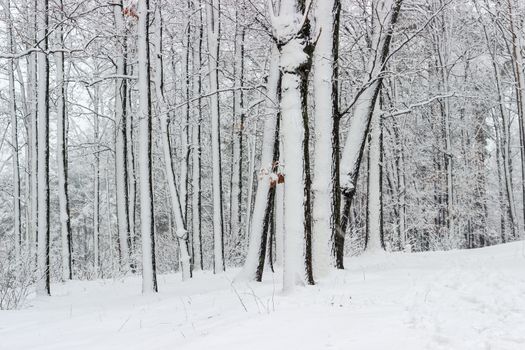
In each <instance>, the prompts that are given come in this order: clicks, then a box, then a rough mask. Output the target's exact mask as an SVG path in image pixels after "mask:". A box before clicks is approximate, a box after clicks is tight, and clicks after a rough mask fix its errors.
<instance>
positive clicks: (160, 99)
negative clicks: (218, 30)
mask: <svg viewBox="0 0 525 350" xmlns="http://www.w3.org/2000/svg"><path fill="white" fill-rule="evenodd" d="M160 8H161V7H160V6H158V7H157V13H156V16H157V18H156V19H157V22H156V31H157V32H156V35H155V39H156V42H155V44H156V45H155V46H156V48H157V52H156V55H155V57H156V60H155V63H156V64H155V89H156V90H155V92H156V97H157V103H158V106H159V112H160V124H161V140H162V150H163V154H164V165H165V167H166V181H167V182H168V188H169V192H170V198H171V210H172V212H173V216H174V218H175V230H176V231H175V232H176V235H177V239H178V241H179V249H180V257H179V260H180V266H181V271H182V280H186V279H188V278H191V261H190V260H191V259H190V253H189V239H188V231H187V230H186V222H185V218H184V212H183V207H182V204H181V199H180V197H179V193H178V191H177V185H176V179H175V171H174V169H173V162H172V161H171V160H172V154H171V143H170V136H169V121H168V110H167V108H166V103H165V101H164V92H163V91H162V86H163V84H162V80H163V77H162V14H161V11H160ZM181 181H182V180H181Z"/></svg>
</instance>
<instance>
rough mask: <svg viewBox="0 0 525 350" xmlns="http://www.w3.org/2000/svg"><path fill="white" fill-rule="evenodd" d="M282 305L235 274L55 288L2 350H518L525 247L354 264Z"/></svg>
mask: <svg viewBox="0 0 525 350" xmlns="http://www.w3.org/2000/svg"><path fill="white" fill-rule="evenodd" d="M346 266H348V268H347V270H345V271H338V272H334V273H332V274H331V275H330V276H329V277H328V278H327V279H325V280H321V281H319V283H318V284H317V285H316V286H312V287H310V286H309V287H304V288H298V289H297V290H296V291H295V292H294V293H293V294H291V295H282V293H281V292H280V290H281V277H280V276H279V275H278V274H275V275H274V276H273V279H272V275H271V274H267V275H266V277H267V278H266V280H265V281H264V283H262V284H257V283H250V284H245V283H234V284H232V282H231V281H232V279H233V278H234V276H235V271H229V272H227V273H225V274H220V275H212V274H210V273H208V272H206V273H204V274H203V273H197V274H196V275H197V276H196V277H195V278H194V279H192V280H189V281H186V282H181V281H180V275H169V276H159V290H160V292H159V293H158V294H154V295H149V296H142V295H141V292H140V291H141V279H140V277H138V276H137V277H133V278H128V279H126V280H124V281H113V280H104V281H94V282H93V281H91V282H78V281H73V282H68V283H66V284H63V285H53V290H54V291H55V293H54V294H55V295H54V296H52V297H38V298H36V299H30V300H29V301H28V304H29V305H27V306H26V307H25V308H24V309H23V310H18V311H0V349H1V350H13V349H17V350H23V349H31V350H33V349H42V350H43V349H53V350H58V349H68V350H70V349H126V350H132V349H148V350H153V349H179V350H180V349H228V350H233V349H250V350H259V349H261V350H262V349H265V350H266V349H299V348H300V349H311V350H319V349H360V350H363V349H406V350H408V349H417V350H420V349H473V350H474V349H475V350H478V349H498V350H501V349H525V243H524V242H517V243H512V244H506V245H500V246H494V247H490V248H482V249H477V250H469V251H465V250H464V251H452V252H434V253H421V254H402V253H399V254H389V255H387V254H383V255H368V256H361V257H357V258H351V259H349V260H347V261H346Z"/></svg>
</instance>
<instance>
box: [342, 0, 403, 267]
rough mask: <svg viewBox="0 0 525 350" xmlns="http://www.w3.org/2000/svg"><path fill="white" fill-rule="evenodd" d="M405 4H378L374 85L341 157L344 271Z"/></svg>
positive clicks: (357, 107) (397, 0)
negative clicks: (368, 146) (370, 137)
mask: <svg viewBox="0 0 525 350" xmlns="http://www.w3.org/2000/svg"><path fill="white" fill-rule="evenodd" d="M401 4H402V0H378V1H377V2H376V3H375V9H374V15H373V21H374V28H373V29H372V31H373V32H372V40H371V42H372V52H371V57H369V63H368V72H369V76H370V81H369V82H368V83H367V84H366V85H365V87H364V88H363V90H362V91H360V94H359V96H358V97H357V99H356V101H355V103H354V106H353V115H352V118H351V119H350V126H349V131H348V135H347V138H346V143H345V146H344V149H343V152H342V155H341V165H340V166H341V167H340V180H341V193H342V198H343V202H344V204H343V208H342V210H343V212H342V217H341V231H342V232H341V236H340V238H341V239H340V240H338V241H337V245H336V264H337V267H338V268H343V253H344V234H345V232H346V228H347V225H348V220H349V215H350V206H351V203H352V199H353V197H354V194H355V190H356V184H357V178H358V176H359V167H360V164H361V159H362V157H363V151H364V146H365V139H366V135H367V134H368V130H369V127H370V120H371V118H372V113H373V111H374V107H375V104H376V99H377V96H378V94H379V90H380V88H381V85H382V80H383V75H382V74H383V73H384V71H385V63H386V59H387V57H388V53H389V49H390V42H391V40H392V33H393V30H394V26H395V24H396V22H397V18H398V16H399V12H400V9H401Z"/></svg>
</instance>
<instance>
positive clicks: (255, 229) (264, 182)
mask: <svg viewBox="0 0 525 350" xmlns="http://www.w3.org/2000/svg"><path fill="white" fill-rule="evenodd" d="M280 75H281V73H280V71H279V52H278V50H277V47H276V46H274V47H273V48H272V51H271V58H270V71H269V76H268V82H267V87H266V96H267V102H266V115H267V117H266V118H265V120H264V131H263V140H262V155H261V165H260V167H259V168H260V169H263V170H262V171H261V173H260V177H259V184H258V186H257V191H256V194H255V203H254V207H253V214H252V217H251V220H250V242H249V245H248V254H247V256H246V261H245V263H244V267H243V269H242V270H241V272H240V274H239V276H238V279H248V280H259V281H260V280H261V278H262V273H263V271H262V269H263V268H264V265H262V266H261V263H260V261H261V259H262V261H263V262H264V256H265V254H266V249H265V247H266V246H265V244H266V240H265V239H264V238H265V234H266V232H265V230H264V226H265V220H267V219H268V218H267V217H266V212H267V207H268V203H269V202H270V200H269V197H270V189H271V173H272V170H273V169H272V168H273V165H274V162H275V161H276V159H274V154H275V139H276V135H278V131H277V123H278V122H277V118H278V111H277V107H278V103H279V98H278V89H279V86H280V84H279V80H280ZM252 152H255V150H252Z"/></svg>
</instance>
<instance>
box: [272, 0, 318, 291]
mask: <svg viewBox="0 0 525 350" xmlns="http://www.w3.org/2000/svg"><path fill="white" fill-rule="evenodd" d="M309 4H310V3H308V5H309ZM271 10H272V9H271ZM308 11H309V7H306V8H305V3H304V2H303V1H297V0H285V1H281V7H280V13H279V18H278V19H276V18H275V17H272V24H273V27H274V34H275V36H276V37H277V41H278V43H279V51H280V54H281V59H280V67H281V72H282V81H281V103H280V107H281V116H282V123H281V125H282V129H281V130H282V139H283V153H284V158H285V161H286V163H285V183H284V192H285V193H284V229H285V232H286V234H285V236H284V264H283V290H284V291H290V290H292V289H293V288H294V286H295V285H296V284H297V283H308V284H314V280H313V273H312V250H311V243H312V231H311V229H312V218H311V203H310V187H311V179H310V160H309V149H308V148H309V127H308V111H307V95H308V74H309V71H310V66H311V55H312V51H313V45H312V43H311V42H310V24H309V21H308V13H307V12H308ZM271 12H273V11H271ZM282 23H286V25H283V24H282Z"/></svg>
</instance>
